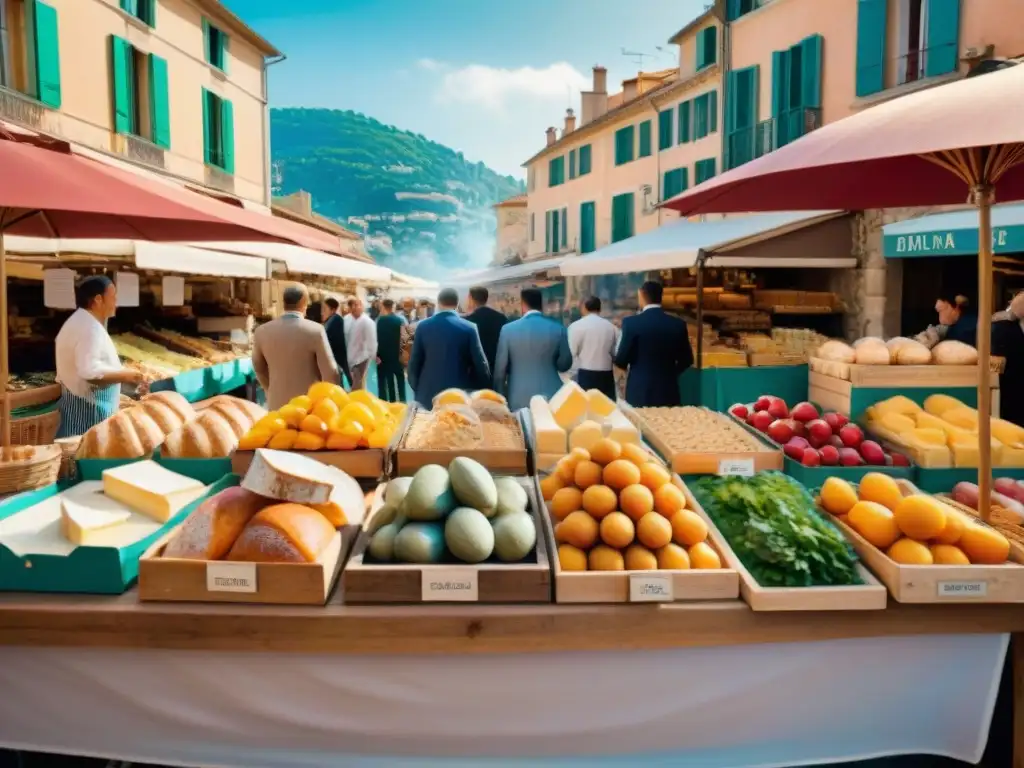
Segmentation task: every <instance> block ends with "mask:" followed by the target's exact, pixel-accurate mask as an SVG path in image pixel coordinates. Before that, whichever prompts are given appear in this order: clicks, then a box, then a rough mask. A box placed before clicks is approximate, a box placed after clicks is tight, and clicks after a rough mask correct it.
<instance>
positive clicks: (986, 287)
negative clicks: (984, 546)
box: [973, 184, 995, 522]
mask: <svg viewBox="0 0 1024 768" xmlns="http://www.w3.org/2000/svg"><path fill="white" fill-rule="evenodd" d="M973 196H974V203H975V205H977V206H978V443H979V446H978V447H979V454H980V456H979V459H978V490H979V496H978V514H979V515H981V519H982V520H985V521H986V522H987V521H988V520H989V514H990V510H991V503H992V421H991V418H992V386H991V381H992V373H991V372H990V370H989V360H990V358H991V354H992V306H993V305H992V200H993V198H994V196H995V195H994V190H993V187H992V186H991V185H989V184H978V185H976V186H975V187H974V189H973Z"/></svg>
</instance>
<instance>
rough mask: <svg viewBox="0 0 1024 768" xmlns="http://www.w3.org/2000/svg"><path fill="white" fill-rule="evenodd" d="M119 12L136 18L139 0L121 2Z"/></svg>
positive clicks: (122, 0)
mask: <svg viewBox="0 0 1024 768" xmlns="http://www.w3.org/2000/svg"><path fill="white" fill-rule="evenodd" d="M121 10H122V11H124V12H125V13H130V14H131V15H132V16H135V17H136V18H138V15H139V0H121Z"/></svg>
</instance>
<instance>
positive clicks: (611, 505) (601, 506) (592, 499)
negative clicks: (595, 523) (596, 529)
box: [583, 485, 619, 520]
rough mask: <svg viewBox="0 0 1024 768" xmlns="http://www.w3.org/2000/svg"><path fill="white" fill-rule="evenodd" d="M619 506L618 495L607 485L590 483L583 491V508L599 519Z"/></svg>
mask: <svg viewBox="0 0 1024 768" xmlns="http://www.w3.org/2000/svg"><path fill="white" fill-rule="evenodd" d="M618 506H619V497H618V496H616V495H615V491H613V490H612V489H611V488H609V487H608V486H607V485H592V486H590V487H589V488H587V490H585V491H584V492H583V509H585V510H586V511H587V512H589V513H590V514H591V515H593V516H594V517H595V518H597V519H598V520H600V519H601V518H602V517H604V516H605V515H607V514H608V513H609V512H614V511H615V510H616V509H617V508H618Z"/></svg>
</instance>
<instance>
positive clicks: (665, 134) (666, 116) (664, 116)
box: [658, 109, 675, 151]
mask: <svg viewBox="0 0 1024 768" xmlns="http://www.w3.org/2000/svg"><path fill="white" fill-rule="evenodd" d="M674 113H675V110H674V109H666V110H665V111H664V112H660V113H658V150H659V151H660V150H663V149H669V148H670V147H671V146H672V117H673V116H674Z"/></svg>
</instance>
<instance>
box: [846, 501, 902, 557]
mask: <svg viewBox="0 0 1024 768" xmlns="http://www.w3.org/2000/svg"><path fill="white" fill-rule="evenodd" d="M848 520H849V524H850V527H851V528H853V530H855V531H856V532H857V533H859V534H860V535H861V536H863V537H864V538H865V539H867V540H868V541H869V542H870V543H871V544H874V545H875V546H876V547H878V548H879V549H888V548H889V547H891V546H892V545H893V544H894V543H895V542H896V540H897V539H898V538H899V537H900V528H899V526H898V525H896V518H895V517H894V516H893V513H892V510H890V509H889V508H888V507H886V506H883V505H882V504H879V503H878V502H875V501H858V502H857V503H856V504H854V505H853V509H851V510H850V514H849V515H848Z"/></svg>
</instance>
